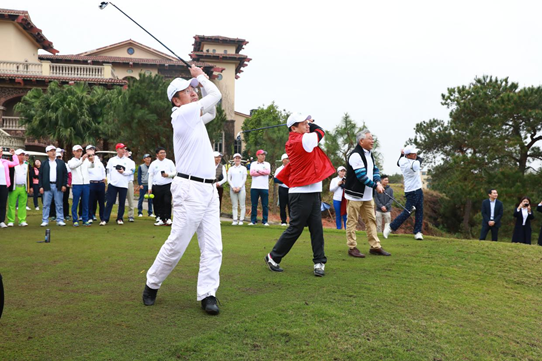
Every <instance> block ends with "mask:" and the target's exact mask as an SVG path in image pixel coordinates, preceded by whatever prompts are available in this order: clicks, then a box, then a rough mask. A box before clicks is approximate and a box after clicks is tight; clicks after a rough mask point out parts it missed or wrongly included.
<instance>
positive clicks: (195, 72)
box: [188, 64, 209, 78]
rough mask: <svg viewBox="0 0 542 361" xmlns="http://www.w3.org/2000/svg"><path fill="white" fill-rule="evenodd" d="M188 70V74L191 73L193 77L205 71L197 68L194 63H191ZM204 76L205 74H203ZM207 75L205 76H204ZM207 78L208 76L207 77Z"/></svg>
mask: <svg viewBox="0 0 542 361" xmlns="http://www.w3.org/2000/svg"><path fill="white" fill-rule="evenodd" d="M188 70H190V75H192V77H193V78H197V77H198V76H200V75H205V73H204V72H203V70H201V68H198V67H197V66H195V65H194V64H192V66H191V67H190V68H189V69H188ZM205 76H206V75H205ZM206 77H207V76H206ZM207 78H209V77H207Z"/></svg>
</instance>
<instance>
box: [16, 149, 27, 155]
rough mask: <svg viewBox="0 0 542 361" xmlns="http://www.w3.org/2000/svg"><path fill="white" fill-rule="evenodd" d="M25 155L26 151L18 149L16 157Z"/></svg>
mask: <svg viewBox="0 0 542 361" xmlns="http://www.w3.org/2000/svg"><path fill="white" fill-rule="evenodd" d="M20 154H25V152H24V149H17V150H16V151H15V155H20Z"/></svg>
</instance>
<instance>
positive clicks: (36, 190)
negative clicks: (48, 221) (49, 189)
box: [32, 184, 43, 208]
mask: <svg viewBox="0 0 542 361" xmlns="http://www.w3.org/2000/svg"><path fill="white" fill-rule="evenodd" d="M32 190H33V194H32V196H33V198H34V208H35V207H39V203H38V198H41V194H40V186H39V184H32ZM41 203H42V205H43V199H42V201H41Z"/></svg>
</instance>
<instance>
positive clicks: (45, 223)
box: [40, 222, 49, 227]
mask: <svg viewBox="0 0 542 361" xmlns="http://www.w3.org/2000/svg"><path fill="white" fill-rule="evenodd" d="M48 225H49V223H47V222H41V224H40V227H47V226H48Z"/></svg>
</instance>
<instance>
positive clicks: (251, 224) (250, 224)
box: [248, 222, 256, 226]
mask: <svg viewBox="0 0 542 361" xmlns="http://www.w3.org/2000/svg"><path fill="white" fill-rule="evenodd" d="M255 224H256V223H252V222H250V223H249V224H248V225H249V226H253V225H255Z"/></svg>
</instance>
